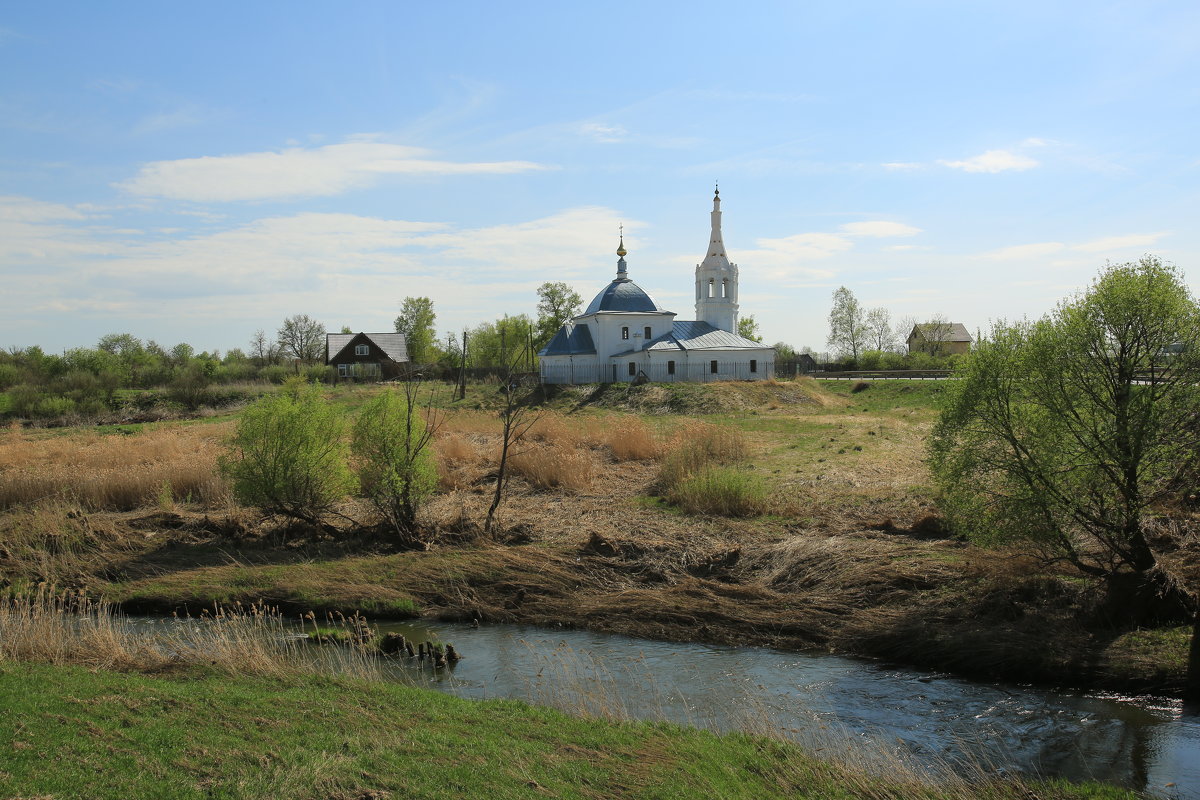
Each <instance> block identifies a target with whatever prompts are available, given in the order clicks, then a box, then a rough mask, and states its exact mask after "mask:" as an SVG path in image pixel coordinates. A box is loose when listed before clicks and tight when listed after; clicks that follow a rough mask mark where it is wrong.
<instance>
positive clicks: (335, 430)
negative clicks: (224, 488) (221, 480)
mask: <svg viewBox="0 0 1200 800" xmlns="http://www.w3.org/2000/svg"><path fill="white" fill-rule="evenodd" d="M345 434H346V423H345V419H344V417H343V416H342V414H341V412H339V411H338V410H337V409H336V408H334V407H333V406H332V405H331V404H329V403H328V402H326V401H325V400H324V399H323V398H322V396H321V393H320V391H319V390H318V389H317V388H316V387H313V386H305V385H303V384H301V383H299V382H295V381H293V382H291V383H289V385H288V386H286V387H285V388H284V390H283V391H281V392H278V393H276V394H271V395H266V396H264V397H262V398H261V399H259V400H258V402H256V403H255V404H254V405H252V406H250V407H249V408H247V409H246V410H245V411H244V412H243V413H242V417H241V420H240V421H239V423H238V429H237V434H236V435H235V436H234V438H233V442H232V451H231V452H230V453H229V454H228V455H227V456H226V457H225V458H223V459H222V461H221V468H222V470H223V471H224V472H225V474H226V475H227V476H228V477H229V479H230V481H231V482H232V484H233V490H234V494H235V495H236V496H237V498H238V499H239V500H240V501H241V502H243V503H246V504H247V505H251V506H256V507H258V508H261V509H263V510H264V511H266V512H267V513H270V514H280V515H283V516H287V517H292V518H293V519H299V520H303V521H306V522H310V523H313V524H322V523H323V521H324V519H325V517H327V516H328V515H329V513H330V512H331V511H332V510H333V507H334V506H335V505H336V504H337V503H338V502H339V501H340V500H342V499H343V498H344V497H345V496H346V495H347V494H349V493H351V492H352V491H354V487H355V479H354V475H353V474H352V473H351V472H350V468H349V466H348V465H347V456H348V448H347V443H346V436H345Z"/></svg>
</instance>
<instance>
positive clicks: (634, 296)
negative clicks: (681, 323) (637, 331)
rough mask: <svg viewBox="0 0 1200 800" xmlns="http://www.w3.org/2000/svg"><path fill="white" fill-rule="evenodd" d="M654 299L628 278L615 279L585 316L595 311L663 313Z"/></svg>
mask: <svg viewBox="0 0 1200 800" xmlns="http://www.w3.org/2000/svg"><path fill="white" fill-rule="evenodd" d="M663 310H664V309H663V308H660V307H659V305H658V303H656V302H654V298H652V297H651V296H650V295H648V294H646V293H645V291H643V290H642V287H640V286H638V285H637V284H636V283H634V282H633V281H631V280H629V279H628V278H617V279H616V280H614V281H613V282H612V283H610V284H609V285H608V286H607V287H605V289H604V291H602V292H600V294H598V295H596V298H595V299H594V300H592V302H591V304H590V305H589V306H588V307H587V311H584V312H583V313H585V314H592V313H595V312H597V311H663Z"/></svg>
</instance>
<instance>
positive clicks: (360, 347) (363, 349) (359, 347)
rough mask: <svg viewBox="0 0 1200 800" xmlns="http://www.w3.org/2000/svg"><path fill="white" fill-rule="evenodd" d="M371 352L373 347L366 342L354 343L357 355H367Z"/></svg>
mask: <svg viewBox="0 0 1200 800" xmlns="http://www.w3.org/2000/svg"><path fill="white" fill-rule="evenodd" d="M370 352H371V348H370V347H368V346H367V345H365V344H356V345H354V355H356V356H365V355H367V354H368V353H370Z"/></svg>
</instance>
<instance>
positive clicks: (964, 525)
mask: <svg viewBox="0 0 1200 800" xmlns="http://www.w3.org/2000/svg"><path fill="white" fill-rule="evenodd" d="M1198 367H1200V309H1198V307H1197V304H1196V301H1195V300H1194V299H1193V298H1192V296H1191V294H1190V292H1189V291H1188V288H1187V286H1186V284H1185V283H1184V281H1183V278H1182V276H1181V275H1180V273H1179V272H1178V271H1177V270H1176V269H1175V268H1174V267H1171V266H1167V265H1164V264H1162V263H1161V262H1160V261H1159V260H1158V259H1156V258H1150V257H1147V258H1143V259H1142V260H1141V261H1138V262H1136V263H1129V264H1121V265H1116V266H1110V267H1109V268H1107V269H1106V270H1104V271H1103V272H1102V273H1101V274H1100V276H1099V277H1098V278H1097V279H1096V281H1095V283H1093V285H1092V286H1091V287H1090V288H1089V289H1088V290H1087V291H1086V292H1084V293H1082V294H1081V295H1079V296H1077V297H1074V298H1071V299H1068V300H1066V301H1064V302H1062V303H1061V304H1060V305H1059V306H1058V308H1057V309H1055V311H1054V312H1052V313H1051V314H1049V315H1047V316H1046V317H1045V318H1043V319H1041V320H1039V321H1037V322H1022V323H1017V324H1012V325H1006V324H999V325H996V326H995V327H994V328H993V330H992V332H991V334H990V335H989V336H987V337H985V338H983V339H982V340H981V341H980V342H979V343H978V345H977V346H976V348H975V350H974V352H973V353H972V355H971V357H970V358H969V359H968V361H967V363H966V365H965V366H964V367H963V369H962V371H961V374H960V380H956V381H953V382H952V383H951V385H950V386H949V387H948V392H947V395H948V397H947V400H946V404H945V406H944V410H943V413H942V416H941V418H940V419H939V421H938V423H937V426H936V428H935V430H934V433H933V436H932V439H931V444H930V455H931V459H930V462H931V467H932V470H933V474H934V476H935V479H936V481H937V483H938V485H939V487H940V489H941V491H942V495H943V504H944V508H945V510H946V512H947V514H948V516H949V517H950V519H951V522H952V524H953V525H954V526H955V528H956V529H957V530H960V531H963V532H965V533H966V534H967V535H968V536H970V537H971V538H973V539H975V540H976V541H983V542H1017V543H1022V544H1024V545H1026V546H1029V547H1031V548H1032V549H1034V550H1036V551H1038V552H1040V553H1042V554H1044V555H1046V556H1047V557H1050V558H1058V559H1065V560H1067V561H1069V562H1071V563H1072V564H1074V565H1075V566H1076V567H1078V568H1079V569H1080V570H1081V571H1083V572H1085V573H1087V574H1090V575H1093V576H1097V577H1103V578H1108V579H1110V580H1114V579H1118V578H1122V577H1128V578H1131V579H1132V580H1129V581H1116V582H1115V583H1114V585H1117V584H1119V585H1122V586H1129V585H1132V586H1140V587H1143V588H1144V587H1146V586H1155V587H1158V588H1159V589H1161V587H1162V586H1163V585H1164V581H1163V580H1162V577H1163V576H1162V575H1161V571H1160V570H1159V569H1158V566H1159V565H1158V562H1157V558H1156V556H1155V553H1154V550H1153V548H1152V547H1151V545H1150V542H1149V540H1148V538H1147V536H1146V523H1147V518H1148V515H1149V514H1150V513H1151V512H1152V510H1153V509H1155V508H1156V506H1158V505H1159V504H1160V503H1162V502H1164V501H1165V500H1167V499H1168V498H1170V497H1171V496H1172V495H1174V494H1175V493H1178V492H1180V491H1181V490H1183V489H1185V488H1186V489H1191V488H1194V484H1195V481H1196V476H1197V465H1198V463H1200V385H1198V382H1200V370H1198V369H1197V368H1198Z"/></svg>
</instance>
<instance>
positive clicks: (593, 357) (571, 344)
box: [538, 192, 775, 383]
mask: <svg viewBox="0 0 1200 800" xmlns="http://www.w3.org/2000/svg"><path fill="white" fill-rule="evenodd" d="M706 252H707V255H705V256H704V260H703V261H702V262H701V263H699V264H697V265H696V317H697V318H696V319H695V320H677V319H675V312H674V311H667V310H666V309H663V308H661V307H660V306H659V305H658V303H656V302H655V301H654V298H652V297H651V296H650V295H648V294H646V292H645V291H644V290H643V289H642V288H641V287H640V286H638V285H637V284H636V283H634V282H633V281H631V280H630V279H629V272H628V270H627V265H626V263H625V255H626V251H625V239H624V237H621V245H620V246H619V247H618V248H617V277H616V278H615V279H614V280H613V282H612V283H610V284H609V285H608V286H606V287H605V288H604V290H603V291H601V292H600V294H598V295H596V298H595V299H594V300H592V302H591V304H590V305H589V306H588V307H587V309H586V310H585V311H584V312H583V313H582V314H580V315H579V316H577V317H575V318H573V319H571V320H570V321H569V322H567V323H566V324H565V325H563V326H562V328H560V329H559V331H558V333H557V334H555V335H554V338H553V339H551V340H550V343H549V344H547V345H546V346H545V347H544V348H542V351H541V352H540V353H538V356H539V359H540V361H541V373H542V380H543V381H545V382H546V383H616V382H618V381H633V380H637V379H639V378H640V379H643V380H646V379H648V380H651V381H664V382H665V381H726V380H765V379H767V378H771V377H773V375H774V370H775V350H774V348H771V347H767V346H766V345H763V344H762V343H761V342H756V341H753V340H752V339H747V338H745V337H743V336H739V335H738V333H737V319H738V301H737V300H738V268H737V264H731V263H730V262H729V259H728V258H727V257H726V255H725V244H724V242H722V241H721V195H720V193H719V192H718V193H716V194H715V195H714V196H713V210H712V234H711V236H710V237H709V243H708V249H707V251H706Z"/></svg>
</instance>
